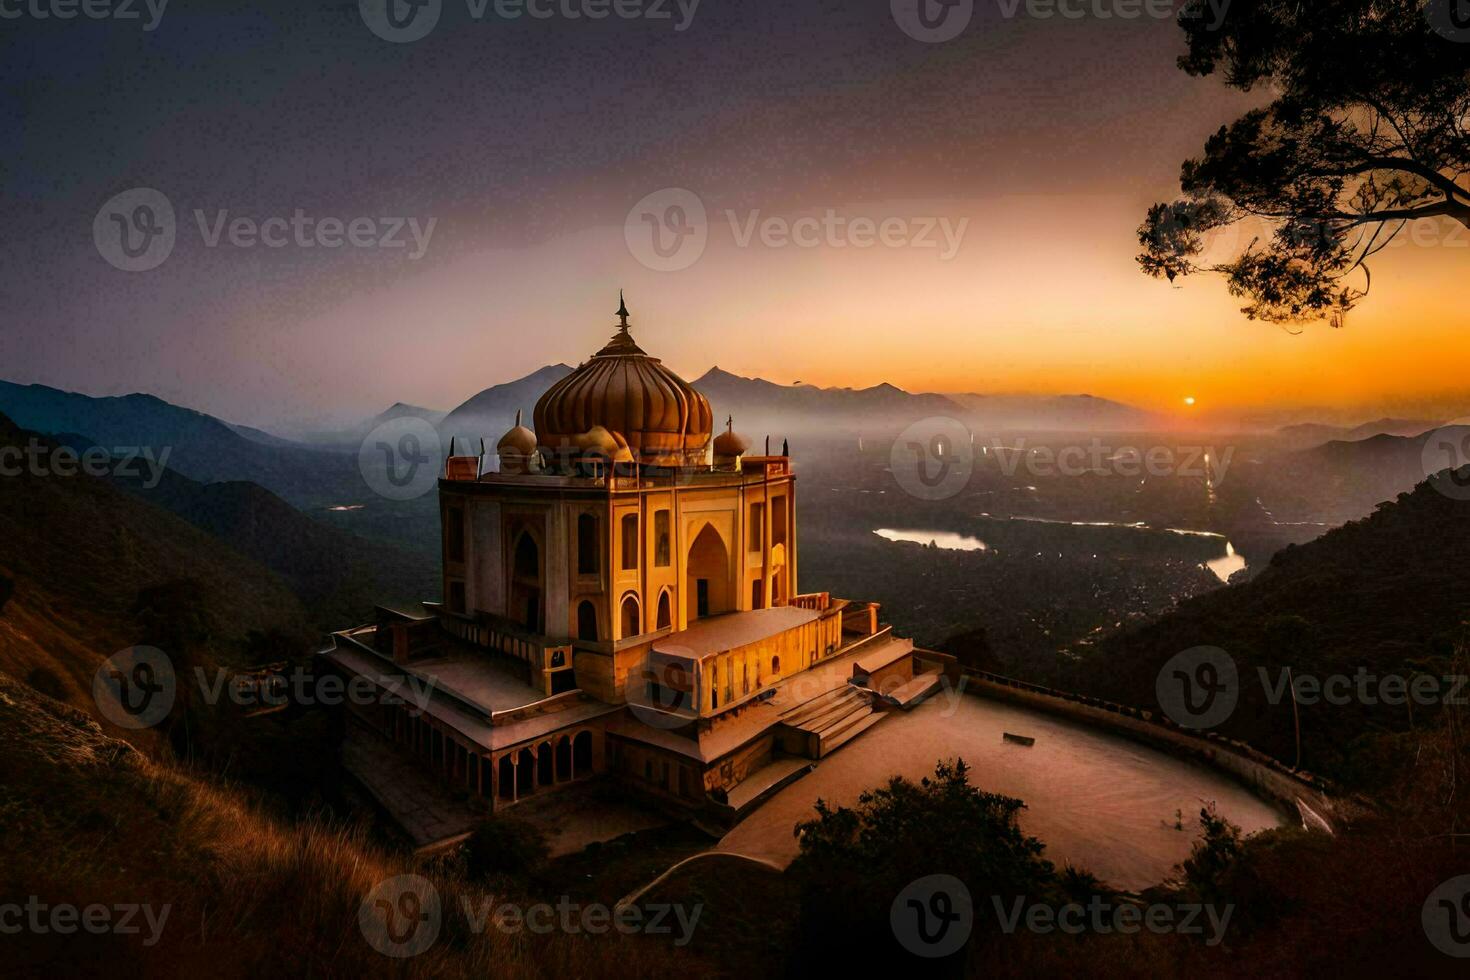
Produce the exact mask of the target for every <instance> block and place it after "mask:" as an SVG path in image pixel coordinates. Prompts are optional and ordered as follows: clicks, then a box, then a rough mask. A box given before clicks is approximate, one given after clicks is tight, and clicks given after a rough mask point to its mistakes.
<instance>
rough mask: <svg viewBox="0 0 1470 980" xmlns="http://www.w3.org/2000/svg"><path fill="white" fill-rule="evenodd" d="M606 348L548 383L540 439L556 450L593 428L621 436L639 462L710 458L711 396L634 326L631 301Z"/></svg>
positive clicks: (575, 443)
mask: <svg viewBox="0 0 1470 980" xmlns="http://www.w3.org/2000/svg"><path fill="white" fill-rule="evenodd" d="M618 316H619V317H620V318H621V320H622V322H621V323H620V324H619V325H618V332H617V334H615V335H614V336H613V338H612V340H610V341H609V342H608V344H607V346H605V347H603V348H602V350H600V351H598V352H597V353H596V354H593V355H592V357H591V358H590V359H589V360H587V361H586V362H585V363H583V364H582V365H581V366H580V367H578V368H577V369H576V370H575V371H573V372H572V373H571V374H569V375H567V376H566V377H565V378H562V379H561V380H560V381H558V382H557V383H556V384H554V385H552V386H551V387H550V388H549V389H547V391H546V393H545V394H544V395H542V396H541V400H540V401H538V402H537V403H536V413H535V414H536V418H535V422H536V439H537V441H538V442H539V443H540V445H541V446H542V447H543V448H544V449H545V450H546V451H547V452H548V453H549V454H552V455H557V454H563V453H566V452H568V451H575V450H577V449H579V448H581V447H580V445H579V443H580V442H581V441H582V440H583V439H585V436H586V434H587V433H589V432H590V431H591V430H592V429H593V428H595V427H597V426H601V427H602V428H604V429H606V430H608V431H609V432H611V433H613V434H615V435H616V436H618V437H620V439H621V441H622V442H624V443H626V445H627V446H628V448H629V450H630V451H631V453H632V457H633V459H634V460H636V461H637V462H639V463H645V464H649V465H655V466H696V465H699V464H700V463H702V462H703V460H704V456H705V448H706V447H707V446H708V444H709V437H710V430H711V429H712V428H713V423H714V419H713V417H712V414H711V412H710V407H709V400H708V399H706V398H705V397H704V396H703V395H701V394H700V393H699V392H698V391H695V390H694V387H693V386H692V385H691V384H689V382H687V381H685V380H684V379H683V378H681V377H679V376H678V375H677V374H675V373H674V372H673V371H670V370H669V369H668V368H666V367H664V366H663V364H662V363H661V362H660V361H659V359H658V358H656V357H649V356H648V354H646V353H644V352H643V350H642V349H641V348H639V346H638V345H637V344H636V343H634V342H633V335H632V334H631V333H629V332H628V307H627V305H626V304H622V305H620V306H619V308H618Z"/></svg>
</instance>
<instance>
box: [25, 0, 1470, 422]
mask: <svg viewBox="0 0 1470 980" xmlns="http://www.w3.org/2000/svg"><path fill="white" fill-rule="evenodd" d="M302 6H303V5H301V4H299V3H291V2H287V0H269V2H265V3H260V4H251V5H242V4H229V5H224V4H218V3H209V2H204V3H193V4H189V5H187V7H186V5H185V4H184V3H183V2H182V0H179V4H178V7H177V9H175V8H173V7H170V8H168V10H167V11H166V13H165V15H164V17H163V18H162V20H161V21H160V22H159V24H158V26H157V27H156V28H155V29H154V30H152V31H143V30H142V29H141V28H140V27H139V26H137V25H125V24H121V23H116V22H108V21H102V22H92V21H84V20H79V21H73V22H65V23H63V22H56V21H45V22H42V21H35V20H26V21H14V22H11V21H7V23H6V26H5V30H4V32H3V34H0V38H3V40H0V43H3V46H4V58H3V59H0V78H3V79H4V81H5V84H6V91H7V93H8V95H7V98H6V99H5V101H4V102H3V104H0V127H3V132H4V135H5V144H4V145H5V146H6V152H5V154H4V157H3V159H0V180H3V185H4V188H5V194H4V198H3V201H0V211H3V216H4V221H5V227H6V229H7V238H8V240H9V244H10V247H9V248H8V249H7V258H8V261H7V262H6V263H4V266H3V268H0V300H3V308H4V311H5V323H4V325H3V327H0V378H4V379H6V380H12V381H19V382H40V383H44V384H49V385H54V386H57V387H62V388H68V389H73V390H81V391H85V392H88V393H92V394H118V393H126V392H130V391H147V392H152V393H154V394H157V395H159V396H161V397H164V398H167V399H169V400H172V401H176V402H179V403H182V404H185V405H188V406H190V407H194V408H198V409H201V410H203V411H208V412H211V413H213V414H217V415H220V416H223V417H226V418H229V419H231V420H234V421H242V422H249V423H253V424H260V425H268V426H279V427H284V428H294V427H299V426H307V425H315V424H320V423H327V422H332V421H338V420H344V419H351V418H355V417H358V416H362V415H367V414H371V413H373V412H376V411H379V410H381V409H382V408H385V407H387V405H389V404H391V403H392V402H395V401H407V402H414V403H418V404H424V405H428V406H431V407H436V408H443V409H447V408H451V407H453V406H454V405H456V404H458V403H459V402H460V401H462V400H463V399H465V398H467V397H468V396H470V395H472V394H474V393H475V392H476V391H478V390H480V389H481V388H484V387H486V386H488V385H491V384H494V383H497V382H500V381H505V380H510V379H512V378H515V377H518V376H520V375H523V374H525V373H527V372H529V371H531V370H534V369H535V368H537V367H540V366H541V365H544V364H547V363H554V362H558V361H567V362H572V363H575V362H577V361H578V360H580V359H582V358H584V357H585V356H586V355H587V354H589V353H591V352H592V351H593V350H595V349H596V348H597V347H598V346H600V345H601V343H602V342H603V341H604V340H605V339H606V337H607V335H608V334H609V333H610V332H611V329H612V325H613V324H614V323H615V318H614V317H613V315H612V313H613V310H614V309H615V308H616V305H617V291H618V289H619V288H624V289H626V290H627V295H628V303H629V306H630V308H631V310H632V313H633V321H634V332H635V335H636V336H637V338H638V340H639V342H640V343H641V344H642V345H643V346H644V348H645V349H647V350H649V351H650V352H651V353H654V354H657V355H659V356H661V357H663V358H664V360H665V361H666V362H667V363H668V364H670V365H671V366H672V367H673V368H674V369H675V370H677V371H679V372H680V373H682V374H684V375H685V376H686V377H690V378H693V377H696V376H698V375H699V374H702V373H703V372H704V371H705V370H707V369H708V368H709V367H710V366H712V365H716V364H718V365H719V366H720V367H722V368H725V369H727V370H730V371H734V372H736V373H740V374H749V375H760V376H764V377H767V378H770V379H771V380H774V381H780V382H790V381H795V380H801V381H806V382H811V383H817V384H822V385H854V386H866V385H871V384H876V383H878V382H881V381H887V382H890V383H893V384H896V385H899V386H901V387H904V388H907V389H910V390H936V391H984V392H1010V391H1022V390H1025V391H1038V392H1088V393H1091V394H1095V395H1099V396H1106V397H1109V398H1115V399H1118V400H1122V401H1127V402H1131V403H1134V404H1138V405H1142V406H1145V407H1148V408H1152V409H1160V410H1165V411H1171V412H1172V411H1177V412H1179V413H1180V414H1181V415H1188V414H1192V413H1197V414H1198V415H1199V416H1201V417H1210V416H1211V415H1213V414H1218V413H1227V414H1228V413H1246V414H1250V413H1259V412H1262V411H1268V410H1274V409H1278V408H1283V407H1287V408H1289V407H1299V406H1306V407H1312V408H1314V409H1324V410H1331V411H1341V412H1344V413H1347V414H1348V415H1349V416H1352V415H1361V416H1362V417H1363V418H1367V417H1370V416H1372V415H1375V414H1384V413H1386V412H1393V413H1395V414H1418V415H1433V416H1445V417H1448V416H1451V415H1458V414H1463V413H1464V412H1465V411H1466V410H1470V385H1467V384H1466V382H1465V380H1464V367H1465V364H1466V363H1467V360H1470V305H1467V304H1466V303H1465V302H1464V295H1463V293H1464V290H1463V284H1464V282H1465V281H1466V270H1467V268H1470V234H1467V233H1466V231H1465V230H1464V229H1458V232H1456V230H1455V228H1456V227H1457V226H1450V227H1446V228H1444V229H1439V230H1434V229H1426V230H1425V231H1424V232H1423V233H1421V237H1420V244H1414V243H1412V242H1406V243H1404V244H1403V245H1402V246H1399V247H1395V248H1392V249H1390V250H1389V251H1388V252H1387V253H1385V254H1384V255H1383V256H1381V257H1380V258H1379V261H1378V262H1377V263H1376V265H1375V266H1374V282H1373V290H1372V294H1371V295H1370V296H1369V298H1368V299H1367V300H1365V301H1364V303H1363V304H1362V306H1361V308H1360V309H1359V310H1358V311H1357V312H1356V313H1355V314H1354V315H1353V316H1352V317H1351V318H1350V319H1349V321H1348V326H1347V327H1346V329H1343V330H1331V329H1329V328H1328V327H1326V326H1325V325H1322V324H1314V325H1307V326H1306V327H1305V328H1304V331H1303V332H1302V333H1301V334H1300V335H1292V334H1291V333H1290V332H1288V331H1287V330H1284V329H1282V328H1281V327H1278V326H1274V325H1270V324H1262V323H1252V322H1249V321H1247V320H1246V319H1245V318H1244V317H1243V316H1242V315H1241V314H1240V313H1239V312H1238V307H1239V306H1240V305H1241V303H1240V302H1239V301H1237V300H1232V299H1231V298H1230V297H1229V296H1228V295H1227V294H1226V292H1225V288H1224V285H1223V283H1222V282H1221V281H1219V280H1218V279H1213V278H1201V279H1198V280H1190V281H1186V282H1184V283H1183V284H1182V288H1173V287H1170V286H1168V285H1166V284H1164V283H1161V282H1156V281H1154V280H1150V279H1147V278H1146V277H1144V276H1143V275H1142V273H1141V272H1139V270H1138V268H1137V266H1136V264H1135V263H1134V261H1133V256H1134V255H1135V254H1136V252H1137V251H1138V247H1137V242H1136V238H1135V234H1136V229H1137V226H1138V224H1139V222H1140V221H1141V219H1142V217H1143V214H1144V211H1145V210H1146V208H1147V206H1148V205H1149V204H1150V203H1152V202H1154V201H1156V200H1163V199H1166V198H1168V197H1170V196H1172V195H1173V194H1174V192H1175V190H1176V189H1177V188H1176V182H1177V176H1178V168H1179V163H1180V162H1181V161H1182V160H1183V159H1184V158H1185V157H1187V156H1189V155H1192V154H1195V153H1197V152H1198V151H1199V149H1200V148H1201V146H1202V144H1203V140H1204V138H1205V137H1206V136H1207V135H1208V133H1210V132H1211V131H1213V130H1214V129H1215V128H1217V127H1218V126H1220V125H1222V124H1225V123H1227V122H1229V121H1230V120H1231V119H1233V118H1234V117H1235V116H1236V115H1238V114H1239V112H1240V111H1241V110H1242V109H1244V108H1246V107H1248V106H1250V105H1252V104H1253V103H1254V102H1256V101H1258V99H1257V97H1256V96H1254V95H1247V94H1242V93H1238V92H1228V91H1226V90H1224V89H1223V88H1222V87H1221V86H1220V85H1219V83H1218V82H1217V81H1214V80H1196V79H1191V78H1189V77H1187V76H1185V75H1184V74H1183V73H1181V72H1179V71H1178V70H1177V69H1176V68H1175V67H1174V58H1175V57H1176V56H1177V54H1178V53H1179V51H1180V49H1181V41H1180V34H1179V31H1178V28H1177V27H1176V26H1175V25H1174V24H1173V23H1172V22H1170V21H1167V20H1153V19H1147V18H1145V19H1140V20H1134V21H1122V20H1116V19H1115V20H1098V19H1096V18H1093V17H1088V18H1083V19H1079V20H1069V19H1060V18H1056V19H1050V20H1036V19H1027V18H1025V17H1017V18H1012V19H1007V18H1005V17H1003V16H1002V14H1001V7H1000V6H999V5H998V4H997V3H995V2H993V0H992V2H986V0H980V2H979V3H978V4H977V9H976V14H975V18H974V20H973V21H972V23H971V24H970V26H969V27H968V28H967V29H966V30H965V31H964V32H963V33H962V34H961V35H960V36H959V37H958V38H956V39H954V40H951V41H948V42H946V43H941V44H927V43H921V42H919V41H916V40H914V39H912V38H910V37H908V36H907V35H906V34H905V33H904V32H903V31H902V30H900V29H899V27H898V26H897V25H896V24H895V21H894V18H893V16H892V14H891V12H890V9H889V0H831V2H813V0H804V2H800V3H796V2H793V3H771V2H769V0H765V2H754V0H746V2H734V0H703V2H702V3H700V4H699V5H698V6H697V9H696V10H695V13H694V16H693V19H692V20H691V21H690V22H689V23H688V25H687V27H686V29H684V30H682V31H681V30H677V29H676V25H677V24H678V22H679V20H680V18H681V16H682V15H681V14H680V13H679V8H678V6H677V5H674V4H670V8H671V10H672V12H673V19H672V20H670V21H663V20H654V19H648V18H643V19H636V20H619V19H616V18H611V19H608V20H605V21H597V22H589V21H586V20H579V21H569V20H566V19H562V18H557V19H551V20H545V21H542V20H532V19H529V18H522V19H520V20H515V21H505V20H496V19H495V18H494V16H493V15H491V14H487V15H486V17H485V18H484V19H483V20H480V21H476V20H474V19H472V17H471V16H470V14H469V12H468V10H467V8H466V6H465V4H464V2H463V0H445V6H444V8H443V13H442V16H441V18H440V21H439V23H438V25H437V26H436V27H435V29H434V30H433V31H432V32H431V33H430V34H429V35H428V36H427V37H425V38H423V39H422V40H419V41H416V42H413V43H406V44H392V43H388V42H386V41H384V40H382V39H380V38H379V37H377V36H374V34H373V33H372V32H371V31H369V30H368V28H367V27H366V26H365V24H364V21H363V18H362V17H361V16H360V14H359V10H358V6H357V4H356V3H355V2H340V3H332V4H324V5H321V6H318V7H315V8H313V9H301V7H302ZM686 7H687V4H686ZM206 69H207V72H206ZM35 78H43V79H46V80H47V81H46V82H44V83H37V82H35V81H34V79H35ZM117 78H126V79H127V82H126V84H118V83H117V82H116V81H115V79H117ZM22 79H30V80H29V81H25V82H22V81H21V80H22ZM221 79H227V80H228V82H224V81H221ZM137 187H147V188H154V189H156V190H158V191H160V192H161V193H162V194H163V195H164V196H165V197H166V198H167V199H168V201H169V202H170V203H171V204H172V206H173V208H174V210H175V212H176V215H177V220H176V243H175V245H174V248H173V251H172V252H171V253H170V254H169V256H168V258H167V260H166V261H164V262H163V263H162V264H161V265H160V266H158V267H157V268H154V269H152V270H151V271H146V272H133V273H129V272H124V271H120V270H118V269H116V268H114V267H113V266H112V265H110V264H109V263H108V262H107V261H105V260H104V257H103V256H102V255H100V254H99V250H98V247H97V246H96V244H95V243H94V238H93V221H94V218H95V217H97V215H98V211H99V209H101V208H102V207H103V205H104V203H105V202H107V201H108V200H109V199H110V198H112V197H113V196H114V195H117V194H119V193H121V192H124V191H127V190H129V189H131V188H137ZM670 188H683V189H687V190H688V191H690V192H693V194H694V195H696V196H697V198H698V200H699V202H700V203H701V205H702V206H703V207H704V209H705V211H706V213H707V216H708V234H707V243H706V244H705V246H704V249H703V252H702V253H701V254H699V255H698V258H697V260H695V261H692V263H690V264H688V266H687V267H686V268H681V269H678V270H677V271H659V270H657V269H654V268H649V267H648V264H647V263H646V262H645V261H641V260H640V255H639V254H638V252H639V249H638V248H637V247H630V244H629V239H630V237H631V233H625V232H626V229H627V225H628V224H629V222H630V221H631V223H632V226H633V231H634V232H635V233H636V232H637V231H638V230H639V228H640V224H639V218H638V212H637V209H636V208H635V205H637V204H638V203H639V202H640V201H642V200H644V199H646V198H648V197H649V196H650V195H654V201H655V202H656V203H657V204H658V205H659V206H660V207H662V205H663V204H664V203H666V202H667V201H668V200H672V198H670V197H669V196H668V192H667V189H670ZM661 192H663V194H662V196H660V193H661ZM298 209H300V210H301V212H303V213H304V214H305V215H307V216H308V217H310V218H312V219H317V218H335V219H338V220H340V221H341V222H343V223H344V224H346V223H349V222H351V221H353V220H354V219H357V218H370V219H372V220H373V221H374V222H377V221H378V220H379V219H382V218H406V217H413V218H415V219H416V221H417V222H418V223H419V224H420V226H427V224H428V222H430V221H432V222H433V232H432V235H430V236H428V238H427V248H426V249H425V250H424V252H423V255H422V256H421V257H419V258H417V259H411V258H409V253H410V252H412V251H414V245H413V238H412V237H411V236H410V235H409V234H408V232H407V231H406V230H405V231H404V232H402V233H401V235H400V236H399V237H401V238H404V239H407V241H408V246H407V247H406V248H399V249H386V248H373V247H362V248H351V247H342V248H336V249H325V248H321V247H311V248H306V247H301V246H299V245H297V244H295V243H289V244H286V245H284V246H283V247H280V248H269V247H265V246H263V245H261V244H259V243H255V244H253V245H250V246H245V245H232V244H231V243H230V242H229V241H227V240H221V241H220V242H219V244H217V245H215V246H212V247H211V246H210V245H209V244H208V243H207V240H206V239H207V233H206V232H201V230H200V228H199V227H198V221H197V219H196V217H195V211H199V212H201V213H202V214H203V215H204V217H205V221H206V223H207V224H213V223H215V222H217V221H219V220H220V217H221V214H220V213H221V212H225V213H226V218H227V219H233V218H236V217H241V216H244V217H247V218H249V219H251V221H253V222H255V223H256V224H259V223H261V222H264V221H266V220H267V219H269V218H272V217H276V218H283V219H289V218H291V217H292V215H293V214H294V213H295V212H296V211H297V210H298ZM829 212H830V213H831V214H832V215H834V216H836V217H838V218H840V219H842V224H841V227H843V228H848V227H850V226H849V224H848V222H850V221H851V220H852V219H855V218H856V219H864V220H867V221H870V222H872V223H873V224H875V225H876V224H878V223H881V222H883V221H884V220H885V219H888V220H890V221H891V220H892V219H898V221H899V224H898V225H893V224H891V225H890V226H891V227H901V228H903V229H905V232H904V233H903V235H900V236H899V237H901V238H902V237H904V236H909V237H912V236H915V235H918V233H919V231H920V229H923V228H926V227H928V226H930V225H932V226H933V227H934V230H933V231H932V232H931V233H929V234H928V236H927V238H928V239H929V240H933V241H936V242H937V247H915V245H913V244H902V243H897V244H892V243H891V244H887V245H884V244H877V245H873V246H872V247H867V248H858V247H854V244H853V242H852V241H851V240H849V239H844V238H842V237H841V236H839V237H838V239H837V240H835V241H826V240H824V241H822V242H819V243H818V244H816V245H814V246H813V247H802V246H798V245H795V244H784V245H781V244H772V243H771V242H770V241H769V240H767V241H763V240H762V235H761V233H760V232H759V231H757V232H756V233H755V236H754V237H753V238H751V239H750V241H749V242H746V243H744V244H742V241H741V239H742V237H743V235H744V230H745V229H747V228H750V227H755V228H757V229H759V228H760V227H762V226H761V224H760V222H761V221H763V220H765V219H771V218H775V219H779V220H783V221H787V222H790V221H795V220H796V219H798V218H801V217H816V218H818V219H825V218H826V216H827V215H828V214H829ZM732 215H733V217H732ZM732 222H733V226H732ZM752 222H755V224H754V225H752V224H751V223H752ZM860 224H861V223H860ZM375 227H377V228H379V229H382V228H384V227H386V226H385V225H382V224H376V225H375ZM943 228H948V229H950V231H951V232H952V233H955V234H956V235H957V237H955V238H953V239H952V240H951V241H950V242H948V243H947V242H946V239H945V235H944V233H943V231H942V230H941V229H943ZM960 229H963V234H958V232H959V230H960ZM843 234H844V235H847V234H850V233H849V232H844V233H843ZM1230 244H1231V243H1230V242H1223V243H1221V248H1226V247H1228V246H1229V245H1230ZM1238 244H1244V242H1243V241H1241V242H1239V243H1238ZM951 246H953V248H952V250H953V254H952V255H949V254H947V253H948V252H949V251H951ZM1186 397H1193V398H1195V399H1196V404H1195V405H1194V406H1193V407H1192V408H1190V407H1187V406H1186V405H1185V404H1184V399H1185V398H1186Z"/></svg>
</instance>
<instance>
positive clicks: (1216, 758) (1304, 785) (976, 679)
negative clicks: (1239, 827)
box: [914, 650, 1343, 833]
mask: <svg viewBox="0 0 1470 980" xmlns="http://www.w3.org/2000/svg"><path fill="white" fill-rule="evenodd" d="M914 659H915V660H916V661H919V662H927V664H928V665H929V666H930V669H933V668H936V667H937V668H939V669H942V670H943V671H944V674H945V676H946V677H947V678H948V679H949V680H950V682H951V683H954V684H956V685H958V684H959V681H960V679H961V678H963V679H964V687H965V688H966V689H968V690H970V691H972V692H973V693H975V694H977V695H979V696H981V697H990V698H995V699H997V700H1001V701H1008V702H1011V703H1013V704H1018V705H1022V706H1024V707H1028V708H1035V709H1037V710H1040V711H1045V712H1048V713H1050V714H1054V715H1059V716H1061V717H1064V718H1070V719H1072V720H1074V721H1078V722H1082V723H1083V724H1086V725H1090V726H1093V727H1099V728H1105V729H1107V730H1109V731H1112V732H1116V733H1117V734H1119V735H1123V736H1125V737H1127V738H1131V739H1133V740H1135V741H1138V742H1142V743H1144V744H1146V745H1149V746H1150V747H1152V748H1156V749H1160V750H1162V751H1164V752H1168V753H1169V754H1170V755H1174V756H1179V757H1182V758H1185V759H1188V760H1190V761H1193V762H1199V763H1202V764H1204V765H1207V766H1211V767H1213V768H1215V769H1219V770H1221V771H1223V772H1226V773H1228V774H1230V775H1231V776H1234V777H1235V778H1236V779H1238V780H1239V781H1240V782H1242V783H1244V784H1245V785H1247V786H1249V787H1250V788H1251V789H1252V790H1254V791H1255V792H1256V793H1257V794H1259V795H1261V796H1263V797H1265V798H1267V799H1270V800H1273V801H1275V802H1276V803H1277V804H1278V805H1280V806H1283V807H1285V808H1286V809H1287V810H1289V811H1291V812H1294V813H1297V814H1298V815H1299V816H1300V817H1301V819H1302V823H1303V824H1304V825H1305V826H1307V827H1310V828H1313V829H1316V830H1324V831H1326V832H1327V833H1335V832H1336V827H1335V824H1337V823H1338V822H1340V821H1341V820H1342V819H1343V816H1342V814H1341V813H1340V812H1339V808H1338V806H1337V805H1336V803H1334V801H1333V800H1332V798H1331V797H1330V796H1329V795H1328V793H1329V790H1330V787H1329V786H1328V785H1327V784H1326V783H1325V782H1324V781H1322V780H1321V779H1318V778H1317V777H1315V776H1313V775H1311V774H1310V773H1306V772H1301V771H1299V770H1295V769H1292V768H1291V767H1290V766H1287V765H1284V764H1283V763H1282V762H1280V761H1279V760H1277V759H1275V758H1272V757H1271V756H1269V755H1266V754H1265V753H1264V752H1261V751H1259V750H1258V749H1255V748H1252V747H1251V746H1249V745H1247V744H1245V743H1244V742H1237V741H1235V740H1233V739H1228V738H1224V737H1222V736H1220V735H1216V734H1215V733H1213V732H1210V733H1202V732H1195V731H1191V730H1190V729H1187V728H1181V727H1179V726H1178V725H1176V724H1174V723H1173V722H1171V721H1169V720H1168V719H1167V718H1162V717H1160V716H1158V715H1156V714H1155V713H1153V712H1151V711H1143V710H1140V709H1138V708H1133V707H1130V706H1128V705H1123V704H1115V703H1113V702H1111V701H1103V700H1101V699H1098V698H1090V697H1086V696H1084V695H1080V694H1073V693H1071V692H1068V691H1058V690H1054V689H1052V688H1047V687H1042V686H1040V685H1038V684H1029V683H1027V682H1026V681H1018V680H1016V679H1015V678H1012V677H1003V676H1001V675H1000V674H990V673H987V672H985V671H980V670H973V669H971V668H968V667H960V666H959V665H958V664H957V663H956V662H955V660H954V658H953V657H950V656H948V655H947V654H941V653H936V652H933V651H929V650H915V651H914Z"/></svg>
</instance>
